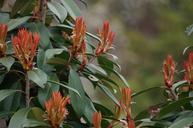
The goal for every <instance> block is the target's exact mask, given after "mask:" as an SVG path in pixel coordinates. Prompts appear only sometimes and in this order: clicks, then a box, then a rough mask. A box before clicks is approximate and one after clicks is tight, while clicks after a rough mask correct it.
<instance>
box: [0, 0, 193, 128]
mask: <svg viewBox="0 0 193 128" xmlns="http://www.w3.org/2000/svg"><path fill="white" fill-rule="evenodd" d="M83 4H85V3H84V2H83ZM0 5H1V12H0V23H1V24H0V63H1V65H0V67H1V68H0V72H1V75H0V102H1V104H0V118H1V119H2V122H1V124H0V125H1V126H3V127H8V128H23V127H43V128H49V127H52V128H59V127H61V128H71V127H75V128H87V127H94V128H101V127H102V128H112V127H127V128H135V127H160V128H163V127H170V128H177V127H179V128H182V127H185V126H190V125H191V124H192V122H193V119H192V116H193V115H192V102H191V101H192V100H193V98H192V84H193V74H192V73H193V53H192V52H189V53H188V50H189V49H190V48H191V47H188V48H186V49H185V51H184V54H187V53H188V55H189V57H188V59H187V61H185V62H184V70H182V71H179V72H178V71H177V70H176V69H177V68H176V62H175V61H174V60H173V58H172V56H171V55H168V57H167V58H166V60H165V61H164V63H163V76H164V77H163V78H164V82H165V85H164V86H161V87H154V88H150V89H147V90H143V91H140V92H138V93H132V90H131V88H130V87H129V85H128V83H127V81H126V80H125V78H124V77H123V76H122V75H121V74H120V73H119V70H120V66H119V65H118V64H117V62H116V59H117V57H116V56H115V55H113V54H110V53H109V50H111V49H114V48H113V44H112V43H113V40H114V37H115V33H114V32H113V31H112V30H111V28H110V24H109V22H108V21H104V22H103V26H102V27H100V28H99V29H98V32H97V33H96V34H91V33H89V32H88V31H87V27H88V26H87V24H86V22H85V21H84V19H83V18H82V17H81V16H80V11H79V8H78V6H77V5H76V3H75V2H74V1H72V0H51V1H46V0H30V1H28V0H16V1H14V0H3V1H1V2H0ZM188 31H189V34H191V32H192V28H191V27H190V29H189V30H188ZM176 75H177V76H178V77H176ZM88 81H89V83H88ZM88 86H91V87H93V88H94V89H96V88H98V89H100V90H101V91H103V92H104V94H106V95H107V96H108V98H109V99H110V100H112V101H113V103H114V105H113V108H114V111H113V112H112V111H111V109H109V108H107V107H105V106H104V105H103V104H99V103H97V102H95V101H93V100H92V98H91V97H89V94H88V91H87V89H86V88H88ZM153 89H162V90H164V94H163V95H164V96H165V97H166V98H167V99H168V100H167V101H163V102H162V103H160V104H157V105H155V106H151V107H150V108H149V109H148V110H145V111H143V112H140V113H139V114H138V115H137V116H136V117H135V118H133V117H132V114H131V113H132V112H131V111H132V108H133V109H134V108H135V105H134V104H132V103H133V102H132V99H131V98H133V97H136V96H138V95H140V94H142V93H145V92H148V91H149V90H153Z"/></svg>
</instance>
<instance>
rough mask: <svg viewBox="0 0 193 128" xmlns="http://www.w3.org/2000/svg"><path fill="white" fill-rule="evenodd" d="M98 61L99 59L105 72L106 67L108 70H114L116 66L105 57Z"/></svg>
mask: <svg viewBox="0 0 193 128" xmlns="http://www.w3.org/2000/svg"><path fill="white" fill-rule="evenodd" d="M97 59H98V63H99V65H100V66H101V67H102V68H103V69H104V70H105V67H108V68H110V69H112V70H113V68H114V65H113V63H112V61H110V60H108V59H107V58H106V57H104V56H99V57H98V58H97ZM103 65H105V66H103ZM106 72H108V70H106Z"/></svg>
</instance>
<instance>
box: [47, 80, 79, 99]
mask: <svg viewBox="0 0 193 128" xmlns="http://www.w3.org/2000/svg"><path fill="white" fill-rule="evenodd" d="M48 82H49V83H52V84H56V85H60V86H62V87H64V88H66V89H68V90H70V91H73V92H75V93H76V94H77V95H79V96H80V94H79V92H78V91H77V90H76V89H74V88H71V87H69V86H67V85H65V84H62V83H59V82H57V81H52V80H48Z"/></svg>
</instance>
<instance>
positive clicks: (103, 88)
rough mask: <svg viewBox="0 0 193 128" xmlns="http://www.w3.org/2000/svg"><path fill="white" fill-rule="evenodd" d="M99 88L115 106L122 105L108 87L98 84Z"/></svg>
mask: <svg viewBox="0 0 193 128" xmlns="http://www.w3.org/2000/svg"><path fill="white" fill-rule="evenodd" d="M98 86H99V88H100V89H101V90H102V91H103V92H104V93H105V94H106V95H107V96H108V97H109V98H110V99H111V100H112V101H113V102H114V103H115V104H117V105H120V104H119V101H118V100H117V98H116V97H115V96H114V95H113V94H112V92H111V91H110V90H109V89H108V88H107V87H106V86H104V85H102V84H98Z"/></svg>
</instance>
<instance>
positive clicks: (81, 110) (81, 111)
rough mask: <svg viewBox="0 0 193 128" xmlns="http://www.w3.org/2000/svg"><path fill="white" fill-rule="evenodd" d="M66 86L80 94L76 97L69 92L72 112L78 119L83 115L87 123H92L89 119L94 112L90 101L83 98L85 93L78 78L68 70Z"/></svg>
mask: <svg viewBox="0 0 193 128" xmlns="http://www.w3.org/2000/svg"><path fill="white" fill-rule="evenodd" d="M68 85H69V87H71V88H74V89H76V90H78V91H79V94H80V96H78V95H77V94H76V93H74V92H73V91H70V90H69V95H70V99H71V104H72V107H73V109H74V111H75V112H76V114H77V115H78V117H81V116H83V115H85V116H86V118H87V119H88V120H89V122H92V118H91V117H92V115H93V112H94V111H96V110H95V108H94V105H93V103H92V102H91V100H90V99H88V98H87V97H86V96H85V91H84V89H83V85H82V82H81V80H80V77H79V75H78V74H77V73H76V71H74V70H73V69H70V74H69V82H68Z"/></svg>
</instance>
